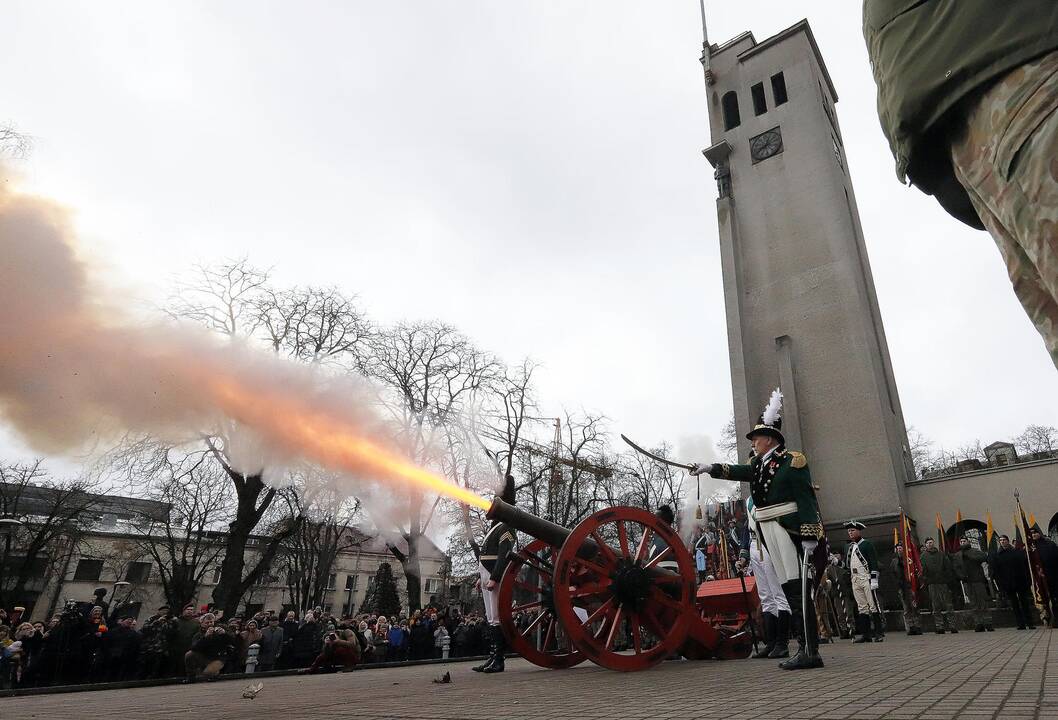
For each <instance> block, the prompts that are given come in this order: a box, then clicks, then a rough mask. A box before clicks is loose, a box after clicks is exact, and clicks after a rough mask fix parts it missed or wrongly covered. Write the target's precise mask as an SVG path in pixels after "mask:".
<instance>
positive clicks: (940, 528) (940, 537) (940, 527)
mask: <svg viewBox="0 0 1058 720" xmlns="http://www.w3.org/2000/svg"><path fill="white" fill-rule="evenodd" d="M937 545H938V546H940V549H941V552H948V543H946V542H944V523H942V522H941V521H940V513H937Z"/></svg>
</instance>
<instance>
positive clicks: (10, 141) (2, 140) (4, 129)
mask: <svg viewBox="0 0 1058 720" xmlns="http://www.w3.org/2000/svg"><path fill="white" fill-rule="evenodd" d="M32 144H33V142H32V139H31V138H30V136H29V135H26V134H25V133H23V132H19V131H18V130H17V129H15V126H14V125H12V124H10V123H0V158H3V157H7V158H12V159H14V160H21V159H23V158H25V157H26V156H27V155H28V154H29V150H30V147H31V146H32Z"/></svg>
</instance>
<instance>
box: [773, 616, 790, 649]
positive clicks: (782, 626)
mask: <svg viewBox="0 0 1058 720" xmlns="http://www.w3.org/2000/svg"><path fill="white" fill-rule="evenodd" d="M768 657H769V658H770V659H772V660H778V659H781V658H788V657H790V613H788V612H787V611H786V610H780V611H779V617H777V618H776V619H775V642H773V643H772V647H771V652H770V653H768Z"/></svg>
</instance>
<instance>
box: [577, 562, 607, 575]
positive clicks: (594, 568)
mask: <svg viewBox="0 0 1058 720" xmlns="http://www.w3.org/2000/svg"><path fill="white" fill-rule="evenodd" d="M576 563H577V564H578V565H580V566H581V567H583V568H586V569H587V570H590V571H591V572H593V573H595V574H596V575H598V576H599V577H608V576H609V575H610V571H609V570H608V569H607V568H604V567H603V566H602V565H599V564H597V563H593V562H592V561H591V560H585V559H584V558H577V559H576Z"/></svg>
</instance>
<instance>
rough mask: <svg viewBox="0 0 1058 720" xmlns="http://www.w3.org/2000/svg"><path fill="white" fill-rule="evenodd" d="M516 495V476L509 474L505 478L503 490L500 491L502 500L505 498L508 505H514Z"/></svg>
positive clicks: (504, 500)
mask: <svg viewBox="0 0 1058 720" xmlns="http://www.w3.org/2000/svg"><path fill="white" fill-rule="evenodd" d="M515 496H516V493H515V490H514V477H513V476H511V475H508V476H507V477H505V478H504V479H503V492H502V493H500V500H503V502H505V503H507V504H508V505H514V501H515Z"/></svg>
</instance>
